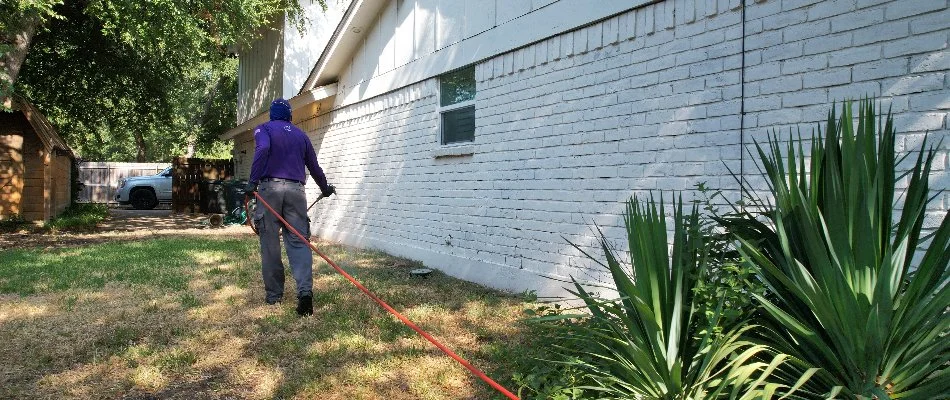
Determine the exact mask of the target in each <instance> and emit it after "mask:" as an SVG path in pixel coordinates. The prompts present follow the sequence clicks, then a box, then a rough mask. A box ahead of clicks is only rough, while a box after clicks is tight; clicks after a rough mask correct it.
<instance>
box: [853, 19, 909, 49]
mask: <svg viewBox="0 0 950 400" xmlns="http://www.w3.org/2000/svg"><path fill="white" fill-rule="evenodd" d="M909 32H910V25H909V24H908V23H907V21H893V22H886V23H883V24H878V25H874V26H870V27H867V28H861V29H858V30H856V31H854V43H853V44H854V45H855V46H861V45H865V44H868V43H877V42H884V41H889V40H894V39H900V38H904V37H907V35H908V33H909Z"/></svg>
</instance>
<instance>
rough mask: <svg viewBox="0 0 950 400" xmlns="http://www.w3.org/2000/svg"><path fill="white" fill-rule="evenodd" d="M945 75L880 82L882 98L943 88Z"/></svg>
mask: <svg viewBox="0 0 950 400" xmlns="http://www.w3.org/2000/svg"><path fill="white" fill-rule="evenodd" d="M946 75H947V74H946V73H930V74H925V75H912V76H902V77H899V78H897V79H889V80H885V81H883V82H881V87H882V88H883V90H884V92H883V93H881V95H882V96H897V95H904V94H911V93H920V92H929V91H932V90H940V89H942V88H943V82H944V79H945V78H946Z"/></svg>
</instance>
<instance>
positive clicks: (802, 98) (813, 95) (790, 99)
mask: <svg viewBox="0 0 950 400" xmlns="http://www.w3.org/2000/svg"><path fill="white" fill-rule="evenodd" d="M827 102H828V90H827V89H824V88H822V89H811V90H801V91H798V92H794V93H785V94H783V95H782V107H800V106H807V105H813V104H823V103H827Z"/></svg>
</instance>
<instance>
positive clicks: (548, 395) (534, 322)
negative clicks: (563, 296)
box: [512, 301, 586, 400]
mask: <svg viewBox="0 0 950 400" xmlns="http://www.w3.org/2000/svg"><path fill="white" fill-rule="evenodd" d="M532 302H533V301H532ZM564 312H565V309H563V308H562V307H561V305H560V304H557V303H553V304H540V305H536V306H534V307H532V308H528V309H526V310H525V313H526V314H527V315H529V316H530V317H531V318H529V319H527V320H526V321H525V322H527V327H528V329H529V330H530V332H531V337H532V338H533V341H534V343H533V344H534V346H532V348H531V349H530V350H531V352H532V353H533V354H531V356H530V357H529V358H527V360H525V361H522V362H521V365H518V366H517V370H518V371H519V372H515V373H514V374H513V377H512V378H513V380H514V381H515V383H517V384H518V397H520V398H522V399H551V400H577V399H583V398H585V397H584V390H583V389H581V388H580V386H584V385H585V384H586V382H582V379H583V377H582V373H581V371H580V370H578V368H577V367H576V366H574V365H572V363H570V362H567V361H568V360H569V359H570V358H569V357H565V356H564V355H562V354H560V353H557V352H556V351H554V347H553V346H552V345H553V344H555V343H558V344H559V345H560V346H564V345H566V343H565V342H564V341H563V339H564V338H563V337H559V335H558V334H557V332H558V331H559V330H562V329H565V326H567V325H569V324H578V323H584V321H583V320H574V319H562V318H559V317H560V316H561V315H563V314H564Z"/></svg>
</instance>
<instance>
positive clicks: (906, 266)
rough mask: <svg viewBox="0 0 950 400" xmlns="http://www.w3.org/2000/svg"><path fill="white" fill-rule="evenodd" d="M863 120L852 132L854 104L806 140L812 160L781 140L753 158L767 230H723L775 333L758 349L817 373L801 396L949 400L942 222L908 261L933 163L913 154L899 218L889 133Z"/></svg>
mask: <svg viewBox="0 0 950 400" xmlns="http://www.w3.org/2000/svg"><path fill="white" fill-rule="evenodd" d="M859 108H860V111H859V115H858V122H857V126H856V127H855V126H854V123H853V116H852V112H851V104H850V103H845V105H844V107H843V109H842V115H841V119H840V120H836V118H835V113H834V109H832V111H831V112H830V113H829V117H828V122H827V129H826V131H825V135H824V138H822V137H821V136H822V135H821V132H820V131H819V134H818V137H813V138H812V140H811V153H810V159H809V157H808V156H806V154H805V153H804V151H803V144H802V141H801V140H798V141H797V146H796V142H795V141H790V142H789V144H788V146H787V147H786V148H785V149H784V150H785V151H784V152H783V151H782V150H783V149H782V147H783V146H782V145H780V144H779V143H778V141H777V140H770V141H769V150H770V152H767V151H766V150H764V149H762V148H761V147H759V148H758V151H759V156H760V159H761V161H762V165H763V166H764V169H765V173H766V175H767V177H768V183H769V185H770V189H771V192H772V195H773V197H774V206H771V205H767V204H764V203H763V202H761V201H758V202H757V203H758V204H757V205H758V206H760V207H765V209H766V212H765V213H763V215H764V216H765V220H766V221H756V220H754V219H751V218H747V217H739V218H725V219H723V222H724V223H725V225H726V226H727V227H728V229H729V230H730V231H732V232H733V233H735V234H736V235H737V237H738V238H739V241H740V244H741V251H742V252H743V253H744V255H745V256H746V257H747V262H748V263H750V265H752V266H754V267H755V268H757V269H758V271H759V275H760V278H761V279H762V280H763V281H764V283H765V284H766V286H767V288H768V290H769V292H770V295H769V296H767V297H763V296H758V297H757V298H758V300H759V302H760V303H761V304H762V306H763V307H764V310H765V312H764V315H765V316H766V317H767V318H766V319H767V322H766V325H767V327H768V328H769V329H770V330H771V332H770V333H769V334H766V335H762V338H763V339H764V340H765V343H766V344H768V345H769V346H771V347H773V348H775V349H776V350H777V351H779V352H782V353H786V354H789V355H792V356H793V357H795V358H797V359H799V360H801V361H803V362H804V363H805V365H806V366H812V367H819V368H821V370H820V372H818V373H817V374H816V375H815V376H814V377H813V378H812V379H811V380H810V381H809V382H808V384H807V385H806V386H805V388H806V389H807V390H806V391H805V393H810V394H811V395H814V396H816V397H847V398H868V399H871V398H874V399H887V398H895V399H896V398H902V399H932V398H947V397H948V393H950V376H948V369H947V366H948V361H950V348H948V346H950V338H948V337H947V334H948V333H950V318H947V310H948V309H950V285H948V281H950V279H948V277H950V275H948V268H947V265H948V261H950V249H948V243H950V223H948V222H947V219H946V215H944V218H943V221H942V222H941V224H940V226H939V227H938V228H937V229H936V231H935V232H933V233H932V236H931V238H932V240H931V241H930V243H929V247H928V248H927V250H926V251H922V255H921V254H917V255H918V256H920V257H919V258H916V257H915V252H917V251H916V250H917V249H918V248H919V247H920V246H921V245H923V244H924V243H925V241H926V239H927V238H922V237H921V230H922V225H923V221H924V214H925V211H926V205H927V203H928V201H929V199H928V196H929V193H930V192H929V190H930V188H929V186H928V180H927V178H928V175H929V173H930V164H931V161H932V160H933V158H934V154H935V153H934V151H933V150H930V151H924V150H922V151H921V152H920V155H919V156H918V157H917V159H916V163H915V164H914V165H913V169H912V170H911V171H910V172H909V173H908V174H907V175H908V176H909V186H908V187H907V189H906V191H905V193H904V196H903V197H904V199H903V200H904V202H903V208H902V209H901V210H897V209H896V208H895V198H894V193H895V181H896V180H897V179H899V178H901V177H898V176H896V175H895V165H896V164H898V163H899V161H898V160H896V159H895V153H894V140H895V132H894V126H893V121H892V119H891V117H890V116H888V117H887V118H886V119H885V121H884V124H883V126H881V125H880V122H881V121H880V119H879V117H877V116H876V115H875V109H874V104H873V102H871V101H869V100H866V101H863V102H861V104H860V106H859ZM855 128H856V129H855ZM876 128H878V129H876ZM924 146H925V147H926V144H925V145H924ZM783 153H784V154H783ZM895 211H898V213H899V216H898V217H897V218H896V224H895V220H894V218H895ZM918 253H919V252H918ZM915 260H919V261H915ZM800 394H801V392H800Z"/></svg>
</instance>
